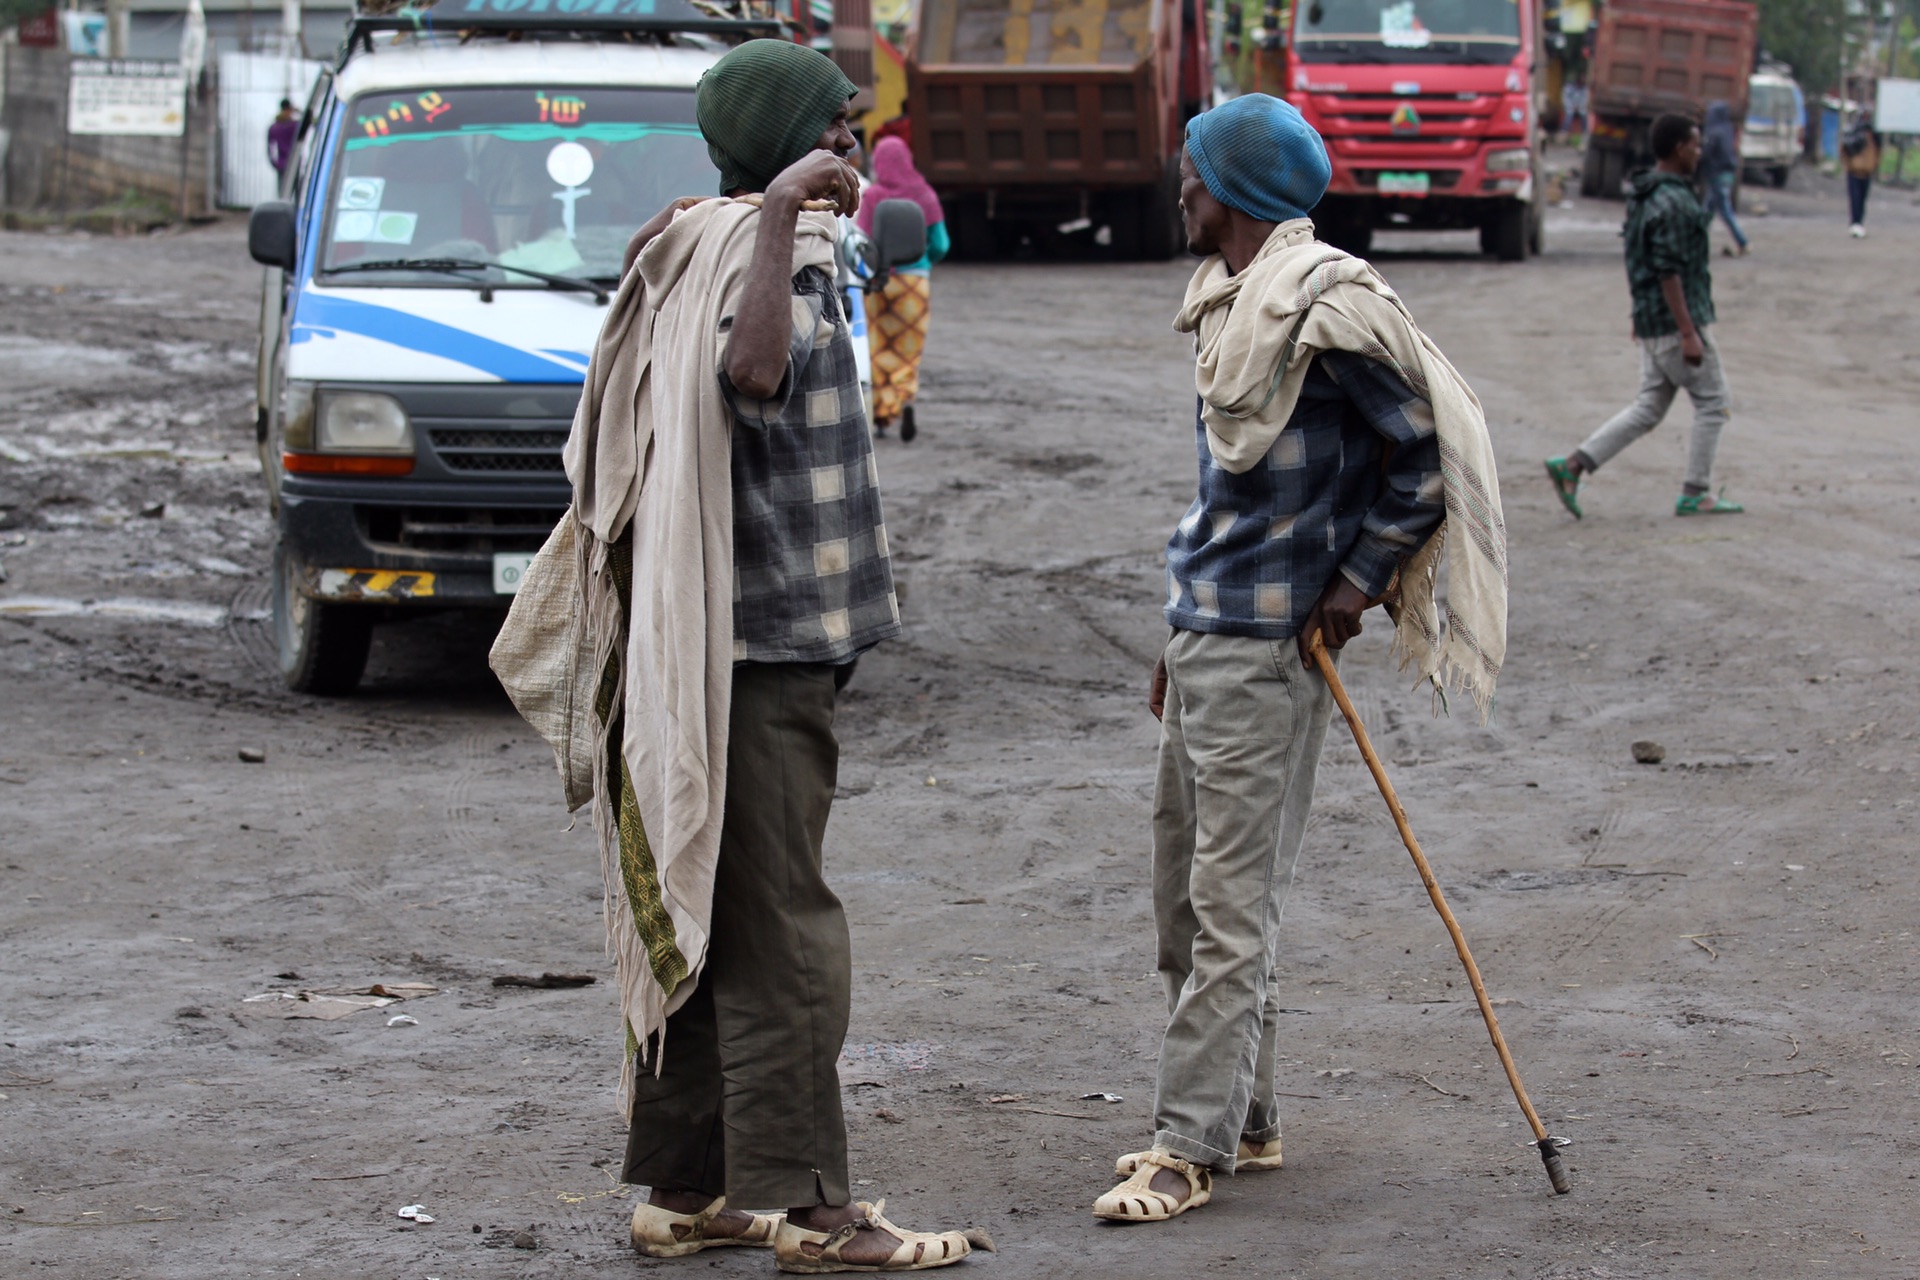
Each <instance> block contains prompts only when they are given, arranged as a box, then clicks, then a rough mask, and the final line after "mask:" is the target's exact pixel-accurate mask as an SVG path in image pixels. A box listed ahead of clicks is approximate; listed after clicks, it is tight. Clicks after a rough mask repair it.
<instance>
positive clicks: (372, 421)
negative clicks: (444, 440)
mask: <svg viewBox="0 0 1920 1280" xmlns="http://www.w3.org/2000/svg"><path fill="white" fill-rule="evenodd" d="M319 428H320V429H319V432H318V438H317V439H316V441H315V443H316V445H317V446H318V447H319V449H320V451H321V452H323V453H412V452H413V423H411V422H409V421H408V420H407V411H406V410H405V409H403V408H401V406H400V402H399V401H398V400H395V399H394V398H393V397H392V396H383V395H378V394H376V393H374V392H370V391H346V392H328V393H327V394H325V395H323V396H321V398H320V421H319Z"/></svg>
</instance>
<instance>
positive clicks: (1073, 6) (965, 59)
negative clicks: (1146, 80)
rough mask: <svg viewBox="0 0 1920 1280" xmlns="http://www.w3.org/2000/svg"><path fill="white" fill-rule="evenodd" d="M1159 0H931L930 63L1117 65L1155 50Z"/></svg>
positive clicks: (924, 21)
mask: <svg viewBox="0 0 1920 1280" xmlns="http://www.w3.org/2000/svg"><path fill="white" fill-rule="evenodd" d="M1153 7H1154V0H926V3H925V4H924V5H923V6H922V7H921V11H920V29H921V38H920V44H919V47H918V49H917V50H916V52H917V54H918V59H919V61H920V63H921V64H922V65H923V66H968V67H1095V66H1105V67H1114V68H1117V69H1120V70H1131V69H1132V68H1133V67H1135V66H1137V65H1138V64H1139V63H1140V62H1141V60H1142V59H1144V58H1145V57H1146V56H1147V55H1148V54H1149V53H1150V52H1152V50H1153Z"/></svg>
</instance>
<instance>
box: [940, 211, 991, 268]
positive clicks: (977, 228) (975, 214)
mask: <svg viewBox="0 0 1920 1280" xmlns="http://www.w3.org/2000/svg"><path fill="white" fill-rule="evenodd" d="M947 230H948V231H950V232H951V233H952V235H953V256H954V257H955V258H957V259H959V260H960V261H962V262H984V261H986V260H987V259H989V258H993V257H995V256H996V255H997V250H998V247H999V246H998V245H997V244H996V243H995V241H994V234H993V223H992V222H990V221H989V220H988V219H987V205H986V201H984V200H982V199H979V198H978V197H975V196H962V197H960V198H958V199H955V200H953V201H952V202H950V203H949V204H948V205H947Z"/></svg>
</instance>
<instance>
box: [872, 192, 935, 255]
mask: <svg viewBox="0 0 1920 1280" xmlns="http://www.w3.org/2000/svg"><path fill="white" fill-rule="evenodd" d="M926 256H927V215H926V214H924V213H922V212H921V211H920V206H919V205H918V204H916V203H914V202H913V201H912V200H882V201H881V202H880V207H879V208H877V209H875V210H874V211H873V257H874V259H875V260H874V262H873V263H872V264H871V265H872V266H873V267H874V269H875V270H877V271H891V270H892V269H893V268H895V267H904V266H906V265H907V264H908V263H909V262H918V261H919V260H920V259H922V258H924V257H926Z"/></svg>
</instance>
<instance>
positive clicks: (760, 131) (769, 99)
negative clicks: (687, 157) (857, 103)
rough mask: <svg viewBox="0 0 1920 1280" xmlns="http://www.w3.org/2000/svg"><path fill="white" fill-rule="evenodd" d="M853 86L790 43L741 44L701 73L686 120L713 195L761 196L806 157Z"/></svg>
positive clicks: (821, 57)
mask: <svg viewBox="0 0 1920 1280" xmlns="http://www.w3.org/2000/svg"><path fill="white" fill-rule="evenodd" d="M853 95H854V85H853V81H851V80H849V79H847V77H846V76H845V75H844V74H842V73H841V71H840V68H839V67H837V66H835V65H834V62H833V59H831V58H829V57H828V56H827V55H826V54H824V53H821V52H819V51H818V50H815V49H809V48H807V47H806V46H805V45H801V44H795V43H793V42H792V41H791V40H774V39H766V40H749V41H747V42H746V43H745V44H743V45H740V46H738V47H737V48H734V49H732V50H730V51H729V52H728V53H727V55H726V56H725V57H723V58H721V59H720V61H718V62H716V63H714V64H713V65H712V66H711V67H709V68H707V73H706V74H705V75H703V76H701V77H700V84H699V87H698V88H696V89H695V90H694V94H693V111H694V118H695V119H696V120H698V121H699V122H700V134H701V136H702V137H704V138H705V139H706V140H707V154H708V155H710V156H712V157H713V163H714V164H715V165H717V166H718V167H719V169H720V194H722V195H725V194H726V193H727V192H729V191H733V190H736V189H745V190H747V191H765V190H766V189H767V184H768V183H770V182H772V181H773V180H774V178H775V177H777V176H778V175H779V173H780V171H781V170H782V169H785V168H786V167H787V166H788V165H790V164H792V163H793V162H794V161H796V160H798V159H800V157H802V156H804V155H806V154H807V152H809V151H811V150H813V144H814V143H815V142H818V141H819V140H820V135H821V134H822V133H823V132H825V131H826V127H827V126H828V125H830V124H832V123H833V118H834V116H835V115H837V114H839V111H840V108H842V107H844V106H846V105H847V99H849V98H851V97H853Z"/></svg>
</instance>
